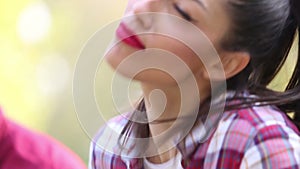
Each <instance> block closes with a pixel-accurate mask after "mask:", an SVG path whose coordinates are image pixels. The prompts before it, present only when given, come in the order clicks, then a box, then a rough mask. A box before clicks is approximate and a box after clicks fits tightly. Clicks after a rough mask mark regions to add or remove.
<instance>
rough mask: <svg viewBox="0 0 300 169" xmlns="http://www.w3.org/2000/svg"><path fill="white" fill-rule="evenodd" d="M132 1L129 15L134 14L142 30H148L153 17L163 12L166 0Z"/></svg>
mask: <svg viewBox="0 0 300 169" xmlns="http://www.w3.org/2000/svg"><path fill="white" fill-rule="evenodd" d="M131 1H134V2H133V4H132V6H131V9H130V13H132V14H134V15H135V16H136V17H137V18H138V19H139V20H140V22H141V23H142V24H143V26H144V28H146V29H147V28H150V27H151V25H152V22H153V19H154V17H155V16H157V15H158V13H161V12H164V8H166V5H165V4H164V3H165V2H166V1H167V0H131Z"/></svg>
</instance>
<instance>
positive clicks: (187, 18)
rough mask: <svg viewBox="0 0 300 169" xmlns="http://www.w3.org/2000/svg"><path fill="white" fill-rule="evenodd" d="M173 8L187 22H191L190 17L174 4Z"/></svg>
mask: <svg viewBox="0 0 300 169" xmlns="http://www.w3.org/2000/svg"><path fill="white" fill-rule="evenodd" d="M174 8H175V10H176V11H177V12H178V13H179V14H180V15H181V16H182V17H183V18H184V19H185V20H187V21H192V20H193V19H192V17H191V16H190V15H189V14H188V13H186V12H185V11H183V10H182V9H181V8H179V6H178V5H177V4H174Z"/></svg>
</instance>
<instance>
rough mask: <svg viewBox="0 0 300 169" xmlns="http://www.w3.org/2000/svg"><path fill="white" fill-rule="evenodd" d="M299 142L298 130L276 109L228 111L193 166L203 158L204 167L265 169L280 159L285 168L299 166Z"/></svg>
mask: <svg viewBox="0 0 300 169" xmlns="http://www.w3.org/2000/svg"><path fill="white" fill-rule="evenodd" d="M299 142H300V137H299V131H298V130H297V128H296V127H295V125H293V123H292V122H291V121H290V120H289V118H288V117H287V116H286V115H285V114H284V113H283V112H281V111H280V110H279V109H277V108H274V107H271V106H263V107H252V108H248V109H239V110H234V111H228V112H224V114H223V116H222V118H221V120H220V122H219V124H218V126H217V128H216V129H215V131H214V133H213V134H212V135H211V136H210V137H209V139H208V140H207V141H206V142H204V143H203V144H200V145H199V147H198V148H197V150H196V153H195V154H194V157H193V158H194V159H197V160H195V162H194V164H193V165H196V164H197V163H199V161H202V162H203V163H202V164H203V165H205V166H204V168H239V167H241V168H247V167H248V168H251V167H254V168H255V167H256V168H264V167H261V165H265V164H268V163H270V164H275V163H276V161H277V162H279V163H277V164H278V165H282V166H281V167H282V168H285V167H287V168H288V167H289V166H291V165H294V164H295V166H299V163H300V161H297V159H300V156H299V155H300V145H299ZM232 159H235V160H234V161H233V160H232ZM284 160H286V161H287V162H288V163H289V162H290V163H289V164H287V163H286V162H284ZM205 161H206V162H205ZM209 161H210V162H209ZM286 164H287V165H286ZM242 166H243V167H242Z"/></svg>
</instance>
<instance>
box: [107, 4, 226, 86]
mask: <svg viewBox="0 0 300 169" xmlns="http://www.w3.org/2000/svg"><path fill="white" fill-rule="evenodd" d="M224 6H225V1H224V0H129V2H128V6H127V10H126V13H125V16H124V18H123V19H122V21H121V24H120V26H119V28H118V29H117V31H116V39H117V40H119V41H120V42H119V43H116V44H115V45H114V46H113V47H112V48H111V49H110V50H109V52H108V53H107V55H106V59H107V61H108V63H109V64H110V65H112V66H113V68H115V69H118V70H117V71H118V72H119V73H121V74H124V75H126V76H134V79H136V80H139V81H142V82H151V83H161V84H173V83H174V77H173V75H171V74H174V73H175V74H180V76H178V77H176V78H175V79H176V80H183V79H185V78H186V77H187V76H190V75H191V73H190V72H192V75H193V76H195V77H196V78H197V79H198V80H199V79H201V74H202V73H203V71H205V69H204V65H203V64H204V63H203V61H201V60H200V59H199V56H198V55H197V54H196V53H195V52H193V51H192V50H191V48H190V47H189V45H187V44H186V43H184V42H185V41H190V42H191V43H194V44H195V45H196V46H197V44H198V43H199V44H201V41H202V40H201V39H196V40H195V37H197V36H195V33H194V32H193V31H190V30H189V29H188V28H189V27H191V26H193V27H196V28H198V29H199V31H201V32H203V33H204V34H205V35H206V37H207V38H208V40H209V41H210V43H211V44H213V46H214V48H215V49H216V50H217V51H218V52H219V54H220V51H221V50H219V49H220V41H221V39H222V37H223V36H224V34H225V33H226V32H227V30H228V27H229V19H228V15H227V13H226V11H225V7H224ZM165 14H168V15H165ZM172 16H173V17H172ZM174 16H176V17H174ZM179 18H181V19H182V20H185V21H183V22H180V21H179V20H181V19H179ZM166 32H169V33H170V34H167V35H166ZM173 32H174V35H175V34H180V35H178V36H177V37H172V36H171V35H173ZM131 35H135V36H131ZM128 36H130V37H129V38H128ZM178 37H186V39H184V40H181V39H178ZM201 47H203V46H201V45H199V47H198V48H200V49H201ZM203 48H204V47H203ZM201 50H206V49H201ZM167 55H169V56H167ZM201 57H204V56H201ZM151 58H152V59H151ZM128 60H129V61H128ZM175 60H176V61H175ZM178 60H179V61H178ZM149 62H151V64H148V63H149ZM152 62H153V63H152ZM155 62H156V63H155ZM179 62H182V63H183V65H186V66H187V67H188V68H189V70H190V71H187V70H186V69H182V70H181V67H184V66H181V65H180V63H179ZM155 64H157V67H156V66H155ZM143 65H144V69H142V67H143ZM205 66H209V65H205ZM134 67H140V69H139V70H143V71H139V72H134V71H135V70H134V69H133V68H134ZM206 68H208V67H206ZM168 69H170V71H172V73H171V74H170V73H169V72H168ZM174 70H175V72H174ZM176 71H177V72H176ZM133 74H134V75H133ZM178 78H179V79H178Z"/></svg>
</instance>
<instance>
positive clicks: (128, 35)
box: [116, 22, 145, 49]
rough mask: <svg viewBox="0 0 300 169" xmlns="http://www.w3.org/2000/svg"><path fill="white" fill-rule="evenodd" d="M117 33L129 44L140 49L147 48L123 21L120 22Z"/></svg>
mask: <svg viewBox="0 0 300 169" xmlns="http://www.w3.org/2000/svg"><path fill="white" fill-rule="evenodd" d="M116 35H117V37H118V38H120V39H121V40H122V41H123V42H124V43H126V44H127V45H130V46H132V47H135V48H138V49H145V45H144V44H143V43H142V42H141V41H140V39H139V38H138V37H137V36H136V35H135V34H134V33H133V32H132V31H131V30H130V29H129V28H128V27H127V26H126V24H125V23H123V22H121V23H120V25H119V27H118V29H117V31H116Z"/></svg>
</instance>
